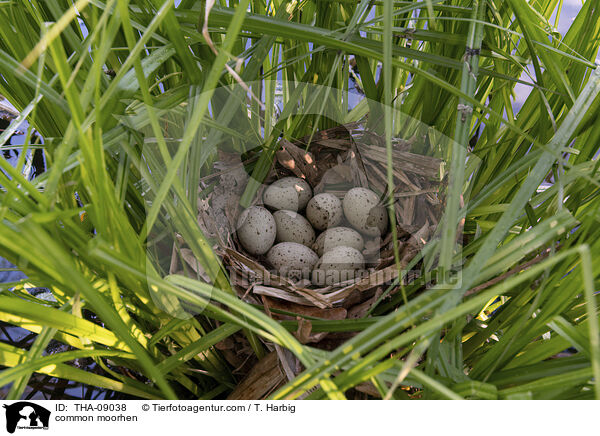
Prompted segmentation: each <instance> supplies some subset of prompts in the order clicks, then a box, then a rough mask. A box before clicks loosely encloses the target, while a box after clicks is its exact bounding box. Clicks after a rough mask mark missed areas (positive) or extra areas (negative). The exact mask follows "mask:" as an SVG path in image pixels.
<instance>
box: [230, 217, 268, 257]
mask: <svg viewBox="0 0 600 436" xmlns="http://www.w3.org/2000/svg"><path fill="white" fill-rule="evenodd" d="M276 234H277V231H276V224H275V218H273V215H271V212H269V211H268V210H267V209H265V208H264V207H261V206H252V207H249V208H248V209H246V210H244V211H243V212H242V213H241V215H240V217H239V219H238V223H237V236H238V240H239V241H240V244H242V247H244V249H246V251H247V252H248V253H250V254H253V255H259V254H265V253H266V252H267V251H269V248H271V247H272V246H273V243H274V242H275V236H276Z"/></svg>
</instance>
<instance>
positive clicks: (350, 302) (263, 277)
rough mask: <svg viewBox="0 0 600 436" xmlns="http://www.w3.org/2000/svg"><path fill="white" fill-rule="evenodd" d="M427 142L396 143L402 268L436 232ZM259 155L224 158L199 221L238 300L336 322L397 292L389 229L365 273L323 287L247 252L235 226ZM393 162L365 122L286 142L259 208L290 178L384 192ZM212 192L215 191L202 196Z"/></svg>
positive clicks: (368, 247)
mask: <svg viewBox="0 0 600 436" xmlns="http://www.w3.org/2000/svg"><path fill="white" fill-rule="evenodd" d="M423 140H424V138H418V137H413V138H411V139H408V140H400V139H395V140H394V141H393V150H392V160H393V168H392V171H393V178H394V199H393V201H394V208H395V211H396V223H397V236H398V243H399V254H400V256H399V260H400V264H401V267H402V268H404V267H405V266H406V265H408V263H409V262H410V261H411V260H412V259H413V258H414V256H415V255H416V254H417V253H418V252H419V250H420V249H421V248H422V246H423V245H424V244H425V243H427V241H428V238H429V237H430V236H431V235H432V234H433V231H434V230H435V228H436V226H437V225H438V217H439V216H440V212H441V206H442V199H441V194H440V193H441V192H442V189H441V188H442V174H443V162H442V160H441V159H438V158H433V157H429V156H424V155H421V154H417V153H414V151H413V150H414V148H418V147H416V144H417V143H418V141H423ZM257 157H258V155H255V156H252V155H250V156H247V159H246V160H245V161H243V160H242V159H241V157H240V156H239V155H233V154H228V153H221V154H220V156H219V159H218V160H217V162H216V163H215V165H214V169H215V172H214V174H211V175H210V176H207V177H205V178H203V179H202V180H201V186H200V200H199V216H198V223H199V225H200V226H201V228H202V229H203V231H204V233H205V235H207V236H208V237H210V238H212V240H213V241H214V242H215V243H214V246H213V248H214V250H215V252H216V253H217V255H218V256H219V257H220V258H221V260H222V262H223V265H224V266H225V267H226V269H227V270H228V272H229V276H230V281H231V285H232V287H233V289H234V290H235V291H236V292H237V294H238V295H239V297H240V298H242V299H243V300H244V301H247V302H249V303H254V304H259V305H262V306H264V308H265V310H266V311H267V313H269V314H270V315H271V316H273V317H274V318H278V319H286V318H287V319H290V317H287V316H286V315H281V314H282V313H285V312H288V313H289V312H291V313H295V314H299V315H302V316H308V317H317V318H323V319H336V320H337V319H346V318H360V317H362V316H364V315H365V314H366V313H367V312H368V310H369V308H370V307H371V305H372V304H373V303H374V302H375V301H377V300H378V299H379V297H380V296H381V295H382V294H383V293H384V292H386V295H392V294H394V293H395V292H397V290H398V289H399V280H398V277H399V268H398V265H397V264H396V260H395V257H394V250H393V240H392V232H391V231H390V229H389V228H388V233H387V234H385V235H382V236H381V237H378V238H376V239H375V240H371V241H367V243H366V244H365V248H364V251H363V254H364V255H365V258H366V259H369V261H368V263H367V265H366V266H367V269H366V272H365V274H363V275H361V276H360V277H359V278H356V279H353V280H349V281H346V282H341V283H337V284H334V285H330V286H325V287H317V286H315V285H313V284H311V283H310V282H309V281H307V280H301V281H292V280H290V279H288V278H285V277H281V276H279V275H277V272H276V271H274V270H273V269H272V268H271V267H270V265H269V264H268V262H267V260H266V258H265V257H264V256H252V255H250V254H249V253H247V252H246V251H245V250H244V249H243V247H242V246H241V245H240V243H239V241H238V240H237V237H236V233H235V228H236V223H237V219H238V217H239V214H240V213H241V211H242V208H241V207H240V206H239V201H240V198H241V195H242V194H243V192H244V190H245V189H246V187H247V186H248V183H249V180H250V176H249V175H248V172H247V170H246V168H247V167H248V165H249V164H250V163H251V162H252V161H256V159H257ZM387 159H388V158H387V153H386V147H385V140H384V138H382V137H381V136H379V135H377V134H375V133H373V132H370V131H367V130H365V129H364V128H363V127H362V126H361V125H359V124H351V125H344V126H338V127H335V128H332V129H328V130H323V131H320V132H317V133H316V134H314V135H313V136H312V138H311V137H306V138H301V139H298V140H295V141H288V140H285V139H281V140H280V141H279V148H278V150H277V152H276V159H275V161H274V163H273V165H272V167H271V169H270V171H269V174H268V176H267V178H266V179H265V180H264V182H263V184H261V185H260V187H259V189H258V192H257V193H256V195H255V199H256V200H255V204H261V199H262V194H263V191H264V189H265V187H266V186H268V185H269V184H270V183H272V182H273V181H274V180H277V179H278V178H281V177H285V176H296V177H300V178H303V179H305V180H306V181H307V182H308V183H309V184H310V185H311V187H312V188H313V191H314V194H318V193H320V192H324V191H325V190H326V191H327V192H331V193H333V194H336V195H338V196H339V197H340V198H341V197H343V195H344V193H345V192H347V190H348V189H350V188H352V187H365V188H369V189H371V190H373V191H375V192H377V193H385V192H387ZM206 191H210V193H209V194H204V192H206ZM382 198H383V197H382ZM182 254H183V258H184V259H185V261H186V262H187V263H188V264H189V266H190V267H192V269H194V270H195V272H196V273H197V274H198V273H200V274H201V273H202V271H199V270H198V269H199V268H200V267H199V266H198V264H197V262H196V260H195V259H194V258H193V255H192V254H191V250H186V249H183V250H182ZM404 280H405V281H406V280H410V278H406V277H405V278H404ZM304 336H305V337H303V338H301V340H302V341H303V342H318V341H319V339H320V338H321V337H320V336H319V334H317V335H314V334H310V332H309V333H308V334H306V335H304ZM321 336H322V335H321Z"/></svg>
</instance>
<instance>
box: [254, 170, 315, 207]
mask: <svg viewBox="0 0 600 436" xmlns="http://www.w3.org/2000/svg"><path fill="white" fill-rule="evenodd" d="M311 197H312V189H311V187H310V185H309V184H308V183H307V182H306V181H305V180H302V179H300V178H298V177H284V178H282V179H279V180H276V181H275V182H273V183H272V184H271V185H269V186H268V187H267V189H265V193H264V194H263V202H264V204H265V206H267V207H269V208H271V209H274V210H291V211H294V212H298V211H300V210H302V209H304V208H305V207H306V204H307V203H308V200H310V198H311Z"/></svg>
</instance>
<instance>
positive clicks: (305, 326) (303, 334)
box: [294, 317, 312, 344]
mask: <svg viewBox="0 0 600 436" xmlns="http://www.w3.org/2000/svg"><path fill="white" fill-rule="evenodd" d="M296 319H297V320H298V330H296V331H295V332H294V336H295V337H296V339H298V342H300V343H301V344H307V343H308V342H309V341H310V332H311V331H312V323H311V322H310V321H309V320H308V319H306V318H301V317H297V318H296Z"/></svg>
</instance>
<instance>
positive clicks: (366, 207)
mask: <svg viewBox="0 0 600 436" xmlns="http://www.w3.org/2000/svg"><path fill="white" fill-rule="evenodd" d="M343 207H344V215H346V219H347V220H348V222H349V223H350V224H351V225H352V227H354V228H355V229H356V230H358V231H359V232H362V233H364V234H365V235H369V236H378V235H383V233H384V232H385V230H386V229H387V225H388V213H387V210H386V208H385V207H384V206H383V205H381V204H380V202H379V196H378V195H377V194H375V193H374V192H373V191H371V190H370V189H366V188H352V189H351V190H349V191H348V192H347V193H346V195H345V196H344V201H343Z"/></svg>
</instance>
